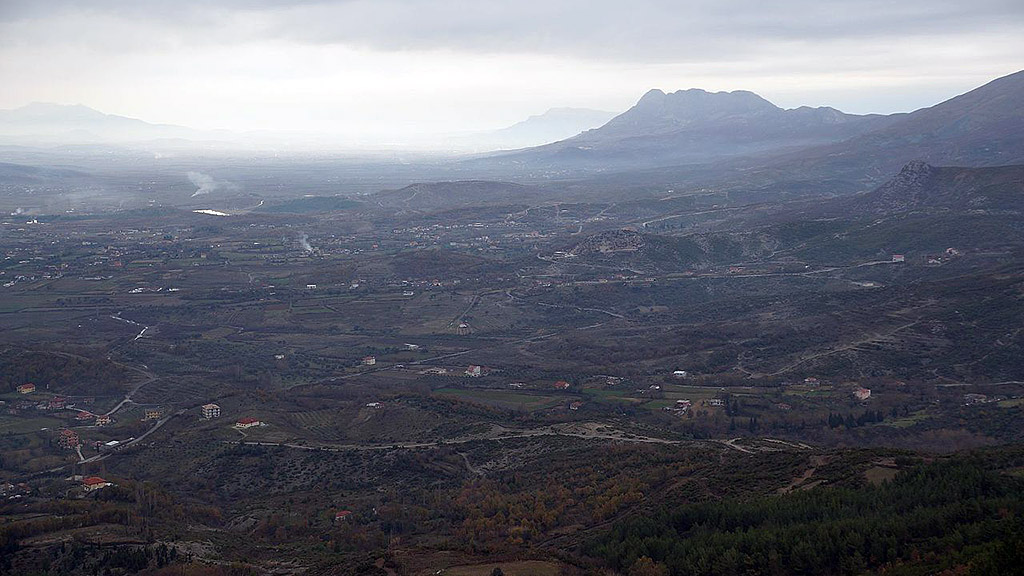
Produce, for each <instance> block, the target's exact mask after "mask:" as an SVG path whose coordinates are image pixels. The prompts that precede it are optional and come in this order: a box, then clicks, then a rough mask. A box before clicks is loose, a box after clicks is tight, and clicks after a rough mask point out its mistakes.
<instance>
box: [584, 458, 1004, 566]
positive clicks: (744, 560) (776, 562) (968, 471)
mask: <svg viewBox="0 0 1024 576" xmlns="http://www.w3.org/2000/svg"><path fill="white" fill-rule="evenodd" d="M1022 514H1024V480H1022V479H1021V478H1019V477H1016V476H1008V475H1005V474H1001V473H998V472H992V471H990V468H989V466H988V463H987V462H984V461H982V460H980V459H972V460H969V461H965V462H940V463H933V464H926V465H920V466H917V467H914V468H912V469H909V470H907V471H904V472H900V473H899V474H898V475H897V477H896V478H895V479H894V480H893V481H892V482H886V483H884V484H882V485H879V486H865V487H861V488H819V489H814V490H809V491H805V492H796V493H792V494H787V495H781V496H771V497H761V498H758V499H754V500H747V501H743V500H734V499H730V500H724V501H720V502H715V503H703V504H692V505H687V506H684V507H681V508H676V509H671V510H662V511H660V512H658V513H656V514H654V515H652V516H649V517H634V518H632V519H629V520H625V521H623V522H620V523H618V524H617V525H615V527H614V528H613V529H612V530H611V531H610V532H609V533H608V534H607V535H606V536H604V537H601V538H600V539H598V540H596V541H594V542H592V543H591V544H590V545H589V546H588V547H587V550H586V551H587V554H588V555H591V556H596V557H600V558H602V559H604V560H606V561H607V562H608V563H609V564H610V565H611V566H613V567H615V568H616V569H619V570H622V571H623V572H624V573H628V574H634V573H635V574H647V573H654V574H658V573H661V574H672V575H683V574H685V575H694V576H698V575H708V576H712V575H714V576H730V575H741V574H780V575H781V574H808V575H811V574H814V575H818V574H865V573H878V572H882V571H884V573H885V574H899V575H916V574H933V573H935V572H938V571H941V570H945V569H951V568H957V567H960V568H961V569H963V568H964V567H966V568H967V572H966V573H969V574H978V575H982V574H1020V573H1022V571H1024V517H1022ZM652 560H653V562H652ZM957 573H963V572H957Z"/></svg>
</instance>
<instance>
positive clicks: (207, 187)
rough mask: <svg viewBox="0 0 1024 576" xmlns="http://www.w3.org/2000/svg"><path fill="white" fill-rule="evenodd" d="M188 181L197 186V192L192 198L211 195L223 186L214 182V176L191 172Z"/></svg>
mask: <svg viewBox="0 0 1024 576" xmlns="http://www.w3.org/2000/svg"><path fill="white" fill-rule="evenodd" d="M188 179H189V180H190V181H191V182H192V184H194V185H195V186H196V191H195V192H193V193H192V198H195V197H196V196H202V195H203V194H209V193H210V192H213V191H214V190H217V189H218V188H220V187H221V184H220V183H219V182H217V181H216V180H214V179H213V176H210V175H209V174H203V173H202V172H189V173H188Z"/></svg>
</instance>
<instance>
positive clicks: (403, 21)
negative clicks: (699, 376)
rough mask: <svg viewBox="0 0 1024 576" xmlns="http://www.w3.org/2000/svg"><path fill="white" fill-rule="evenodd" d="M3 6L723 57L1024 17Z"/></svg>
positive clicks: (195, 28)
mask: <svg viewBox="0 0 1024 576" xmlns="http://www.w3.org/2000/svg"><path fill="white" fill-rule="evenodd" d="M2 6H3V8H0V21H8V22H11V21H31V20H42V21H45V19H46V18H50V17H53V16H54V15H55V14H60V13H62V12H75V13H82V14H85V15H93V16H97V15H99V16H105V17H109V18H117V19H122V20H124V21H125V22H126V23H128V24H130V23H131V22H139V21H144V22H146V23H147V24H149V25H154V26H157V29H158V30H162V31H163V32H164V33H166V34H168V35H171V36H174V37H178V38H181V39H183V40H186V41H199V42H237V41H243V40H267V39H280V40H286V41H289V42H294V43H300V44H345V45H354V46H361V47H367V48H371V49H376V50H422V49H430V50H453V51H463V52H465V51H469V52H525V53H541V54H551V55H558V56H575V57H581V58H586V59H603V60H631V61H650V62H688V61H716V60H721V59H727V58H729V57H731V56H735V55H738V54H745V53H754V52H759V51H761V50H764V49H765V48H766V47H773V46H775V47H778V48H777V49H799V46H804V47H809V46H813V45H814V44H820V43H834V42H842V41H858V40H868V39H870V40H873V41H876V42H877V41H883V42H884V41H885V40H886V39H892V40H893V41H897V40H900V39H904V38H907V37H915V36H934V37H947V38H950V39H955V38H957V37H965V36H969V35H972V34H990V33H998V32H1001V31H1002V32H1008V31H1012V30H1019V29H1020V28H1021V26H1022V24H1024V3H1022V2H1020V1H1019V0H977V1H975V2H969V3H968V2H963V1H962V0H903V1H900V2H892V1H891V0H851V1H821V0H817V1H815V0H777V1H775V2H764V1H763V0H691V1H686V2H682V1H679V0H632V1H630V2H623V1H621V0H544V1H535V0H520V1H502V2H497V1H490V2H488V1H485V0H336V1H330V0H309V1H305V2H284V1H276V0H256V1H243V0H219V1H199V0H177V1H156V0H137V1H121V2H117V1H114V0H96V1H92V2H84V1H75V0H52V1H50V2H45V3H43V2H38V1H28V0H4V1H3V2H2ZM236 28H241V29H242V30H241V31H238V30H235V29H236ZM211 30H218V31H220V32H221V33H216V34H211V33H210V32H211ZM954 41H955V40H954ZM794 45H795V46H794Z"/></svg>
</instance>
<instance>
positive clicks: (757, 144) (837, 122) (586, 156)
mask: <svg viewBox="0 0 1024 576" xmlns="http://www.w3.org/2000/svg"><path fill="white" fill-rule="evenodd" d="M891 121H892V119H891V118H888V117H883V116H856V115H852V114H844V113H843V112H840V111H838V110H835V109H833V108H808V107H802V108H796V109H792V110H785V109H782V108H779V107H778V106H775V105H774V104H772V103H771V102H769V101H767V100H765V99H764V98H761V97H760V96H758V95H756V94H754V93H752V92H746V91H736V92H714V93H713V92H706V91H704V90H699V89H691V90H681V91H678V92H673V93H669V94H666V93H664V92H662V91H660V90H651V91H650V92H648V93H647V94H645V95H644V96H643V98H641V99H640V101H639V102H637V104H636V105H635V106H633V107H632V108H630V109H629V110H627V111H626V112H624V113H622V114H620V115H619V116H617V117H615V118H613V119H612V120H611V121H609V122H608V123H607V124H606V125H604V126H602V127H600V128H597V129H594V130H589V131H587V132H584V133H583V134H580V135H578V136H575V137H573V138H569V139H567V140H564V141H561V142H556V143H554V144H550V145H547V146H541V147H538V148H533V149H530V150H525V151H521V152H517V153H512V154H507V155H502V156H498V157H495V158H492V159H491V160H492V161H498V162H512V161H514V162H524V163H528V164H530V165H532V166H540V167H544V166H559V167H562V168H565V167H577V168H599V169H601V170H610V169H618V170H622V169H630V168H639V167H652V166H667V165H674V164H695V163H705V162H716V161H721V160H725V159H730V158H736V157H740V156H745V155H751V154H763V153H768V152H778V151H781V150H790V149H795V148H802V147H807V146H812V145H821V144H827V143H834V142H838V141H841V140H844V139H846V138H849V137H851V136H854V135H857V134H862V133H864V132H867V131H868V130H871V129H873V128H876V127H878V126H882V125H884V124H886V123H888V122H891Z"/></svg>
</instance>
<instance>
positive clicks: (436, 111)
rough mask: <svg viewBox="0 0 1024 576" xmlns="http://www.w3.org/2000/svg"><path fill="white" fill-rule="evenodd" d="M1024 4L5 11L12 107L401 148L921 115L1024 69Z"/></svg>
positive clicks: (504, 4) (464, 1) (578, 2)
mask: <svg viewBox="0 0 1024 576" xmlns="http://www.w3.org/2000/svg"><path fill="white" fill-rule="evenodd" d="M1022 32H1024V2H1022V1H1021V0H973V1H971V2H965V1H963V0H899V1H893V0H843V1H825V0H775V1H772V2H767V1H764V0H706V1H705V0H698V1H691V0H629V1H623V0H614V1H613V0H536V1H535V0H518V1H504V0H501V1H499V0H307V1H296V2H284V1H275V0H249V1H243V0H202V1H199V0H122V1H114V0H92V1H75V0H46V1H40V0H0V87H2V88H0V108H14V107H18V106H21V105H24V104H27V103H29V102H33V101H47V102H58V103H80V104H85V105H88V106H92V107H94V108H97V109H100V110H102V111H105V112H109V113H116V114H122V115H127V116H134V117H138V118H142V119H145V120H148V121H151V122H166V123H174V124H183V125H187V126H193V127H197V128H229V129H235V130H247V129H269V130H313V131H330V132H335V133H339V134H346V135H351V136H353V137H366V136H367V135H369V136H370V137H371V138H372V139H377V140H401V139H403V138H406V137H413V136H416V135H422V134H429V133H436V132H452V131H461V130H478V129H488V128H497V127H501V126H504V125H508V124H511V123H514V122H515V121H518V120H520V119H523V118H525V117H526V116H529V115H531V114H537V113H540V112H543V111H544V110H546V109H548V108H551V107H556V106H575V107H589V108H598V109H604V110H612V111H622V110H625V109H626V108H628V107H629V106H630V105H632V104H633V103H634V102H635V101H636V100H637V99H638V98H639V97H640V96H641V95H642V94H643V93H644V92H645V91H647V90H648V89H650V88H661V89H663V90H666V91H672V90H677V89H684V88H693V87H697V88H705V89H708V90H716V91H717V90H736V89H746V90H752V91H754V92H757V93H759V94H761V95H762V96H764V97H766V98H768V99H769V100H772V101H773V102H775V103H776V104H778V105H780V106H783V107H795V106H799V105H805V104H806V105H812V106H819V105H830V106H834V107H836V108H839V109H841V110H843V111H847V112H857V113H863V112H882V113H887V112H896V111H910V110H913V109H916V108H920V107H923V106H929V105H932V104H935V103H937V102H939V101H941V100H944V99H946V98H948V97H951V96H953V95H956V94H958V93H961V92H964V91H966V90H969V89H971V88H974V87H976V86H978V85H981V84H983V83H985V82H986V81H988V80H991V79H993V78H995V77H998V76H1002V75H1005V74H1008V73H1011V72H1015V71H1017V70H1020V69H1022V68H1024V58H1022V55H1024V33H1022Z"/></svg>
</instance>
